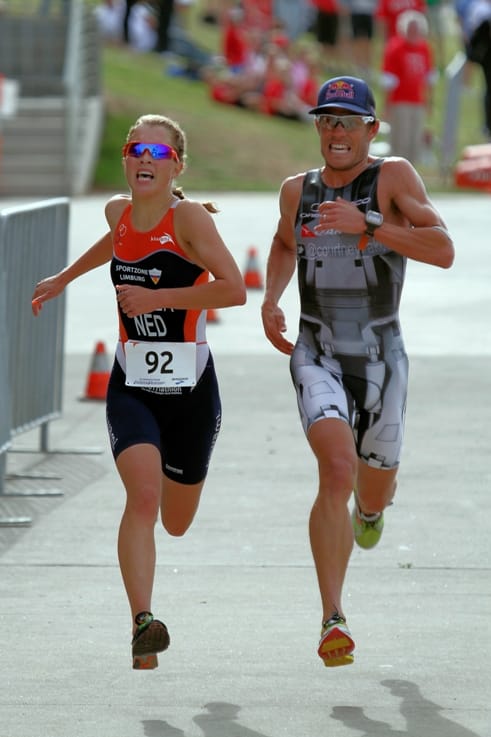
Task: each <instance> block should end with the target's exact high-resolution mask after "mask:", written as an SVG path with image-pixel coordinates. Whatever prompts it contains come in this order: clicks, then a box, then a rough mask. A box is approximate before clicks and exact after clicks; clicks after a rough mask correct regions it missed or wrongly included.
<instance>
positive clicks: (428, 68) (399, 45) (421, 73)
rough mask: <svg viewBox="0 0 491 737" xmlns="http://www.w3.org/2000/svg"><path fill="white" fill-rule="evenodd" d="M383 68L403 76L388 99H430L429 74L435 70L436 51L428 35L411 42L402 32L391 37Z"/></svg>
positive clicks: (409, 100)
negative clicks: (427, 37) (433, 50)
mask: <svg viewBox="0 0 491 737" xmlns="http://www.w3.org/2000/svg"><path fill="white" fill-rule="evenodd" d="M382 69H383V71H384V72H388V73H390V74H393V75H394V76H396V77H397V78H398V80H399V84H398V85H397V87H395V88H394V89H393V90H391V91H390V92H389V94H388V97H387V100H388V102H390V103H398V102H410V103H415V104H424V103H425V102H426V96H427V91H428V77H429V75H430V73H431V72H432V71H433V54H432V50H431V46H430V44H429V42H428V41H426V39H421V40H420V41H417V42H416V43H409V42H408V41H407V40H406V39H405V38H402V37H401V36H394V38H391V39H390V40H389V41H388V42H387V45H386V47H385V51H384V57H383V61H382Z"/></svg>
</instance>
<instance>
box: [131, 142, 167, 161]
mask: <svg viewBox="0 0 491 737" xmlns="http://www.w3.org/2000/svg"><path fill="white" fill-rule="evenodd" d="M147 150H148V151H149V152H150V156H151V157H152V159H171V158H172V156H173V151H172V148H171V147H170V146H166V145H165V144H164V143H132V144H130V146H129V148H128V154H129V155H130V156H137V157H139V156H143V154H144V153H145V151H147Z"/></svg>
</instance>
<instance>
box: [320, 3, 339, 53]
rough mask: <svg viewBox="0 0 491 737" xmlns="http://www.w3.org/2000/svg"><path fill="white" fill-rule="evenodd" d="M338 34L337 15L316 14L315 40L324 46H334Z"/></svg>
mask: <svg viewBox="0 0 491 737" xmlns="http://www.w3.org/2000/svg"><path fill="white" fill-rule="evenodd" d="M338 33H339V15H337V14H336V13H322V12H321V11H319V12H318V13H317V23H316V38H317V41H318V43H320V44H323V45H325V46H336V43H337V41H338Z"/></svg>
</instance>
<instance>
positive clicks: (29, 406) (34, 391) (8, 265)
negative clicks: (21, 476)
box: [0, 198, 69, 495]
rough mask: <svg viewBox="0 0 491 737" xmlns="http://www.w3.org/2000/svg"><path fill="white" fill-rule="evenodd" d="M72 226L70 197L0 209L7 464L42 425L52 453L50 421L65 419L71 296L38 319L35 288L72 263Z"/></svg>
mask: <svg viewBox="0 0 491 737" xmlns="http://www.w3.org/2000/svg"><path fill="white" fill-rule="evenodd" d="M68 227H69V201H68V199H67V198H56V199H52V200H46V201H43V202H39V203H34V204H31V205H24V206H19V207H12V208H7V209H4V210H2V211H0V275H2V274H3V277H2V279H3V281H4V285H3V286H2V290H1V291H2V305H1V312H2V314H1V323H0V356H1V359H0V378H1V379H2V383H1V384H0V387H1V392H2V394H3V395H4V396H3V397H2V399H1V401H0V407H1V408H3V409H4V410H5V415H4V418H5V417H9V428H8V429H7V428H5V427H3V425H0V458H2V453H3V454H5V451H6V449H7V447H8V445H9V442H10V439H11V438H13V437H14V436H15V435H17V434H19V433H22V432H26V431H28V430H31V429H33V428H36V427H40V428H41V447H40V450H45V448H44V447H42V446H43V445H46V437H47V435H46V432H47V426H48V423H49V421H50V420H53V419H55V418H57V417H59V416H60V414H61V409H62V389H63V365H64V331H65V298H64V295H63V294H62V295H60V297H58V298H57V299H56V300H51V301H49V302H48V303H46V304H45V305H44V306H43V313H42V316H41V317H39V318H37V319H35V318H34V317H33V315H32V311H31V295H32V291H33V288H34V285H35V284H36V282H38V281H39V280H40V279H41V278H43V277H44V276H48V275H50V274H53V273H56V272H58V271H60V270H61V269H62V268H64V266H65V265H66V262H67V257H68V236H69V230H68ZM2 326H3V327H2ZM2 373H4V374H5V377H3V376H2ZM3 379H5V381H4V380H3ZM2 422H5V419H3V420H2ZM2 460H3V463H0V495H1V494H2V491H3V482H4V473H2V468H4V466H5V463H4V459H2Z"/></svg>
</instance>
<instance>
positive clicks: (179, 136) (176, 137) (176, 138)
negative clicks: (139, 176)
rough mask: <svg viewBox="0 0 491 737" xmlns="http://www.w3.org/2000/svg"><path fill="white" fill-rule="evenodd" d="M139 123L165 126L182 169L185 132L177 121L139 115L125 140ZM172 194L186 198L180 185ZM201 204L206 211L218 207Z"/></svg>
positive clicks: (153, 115)
mask: <svg viewBox="0 0 491 737" xmlns="http://www.w3.org/2000/svg"><path fill="white" fill-rule="evenodd" d="M141 125H149V126H155V127H156V128H157V127H160V128H165V129H166V130H167V131H168V132H169V133H170V135H171V140H172V146H173V148H175V150H176V152H177V155H178V156H179V161H180V162H181V164H182V165H183V170H184V169H185V167H186V159H187V153H186V151H187V139H186V134H185V133H184V131H183V129H182V128H181V126H180V125H179V123H176V121H175V120H172V119H171V118H167V117H166V116H165V115H156V114H152V113H151V114H147V115H140V117H139V118H137V120H136V121H135V122H134V123H133V125H132V126H131V128H130V129H129V131H128V135H127V136H126V142H128V141H130V140H131V138H132V136H133V134H134V133H135V131H136V130H137V129H138V128H139V127H140V126H141ZM172 194H173V195H175V196H176V197H179V199H180V200H184V199H186V196H185V194H184V191H183V189H182V187H173V188H172ZM202 205H203V207H205V208H206V209H207V210H208V212H214V213H215V212H219V210H218V208H217V207H216V205H215V204H214V203H213V202H202Z"/></svg>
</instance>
